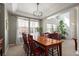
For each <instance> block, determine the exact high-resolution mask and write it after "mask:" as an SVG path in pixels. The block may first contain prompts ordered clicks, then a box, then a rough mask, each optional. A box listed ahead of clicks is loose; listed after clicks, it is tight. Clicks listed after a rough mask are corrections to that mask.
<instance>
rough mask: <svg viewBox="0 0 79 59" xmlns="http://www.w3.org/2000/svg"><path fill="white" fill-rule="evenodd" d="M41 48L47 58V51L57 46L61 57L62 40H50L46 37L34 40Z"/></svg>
mask: <svg viewBox="0 0 79 59" xmlns="http://www.w3.org/2000/svg"><path fill="white" fill-rule="evenodd" d="M34 42H35V43H37V44H38V45H39V46H40V47H41V48H43V49H44V50H45V56H48V50H49V49H50V48H52V47H55V46H58V48H59V56H62V42H63V41H62V40H56V39H51V38H48V37H44V36H40V37H38V38H37V39H36V40H34Z"/></svg>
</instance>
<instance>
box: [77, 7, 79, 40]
mask: <svg viewBox="0 0 79 59" xmlns="http://www.w3.org/2000/svg"><path fill="white" fill-rule="evenodd" d="M77 39H78V40H79V6H77Z"/></svg>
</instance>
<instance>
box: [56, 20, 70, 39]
mask: <svg viewBox="0 0 79 59" xmlns="http://www.w3.org/2000/svg"><path fill="white" fill-rule="evenodd" d="M57 31H58V32H60V34H61V39H65V38H66V35H68V33H67V29H66V24H65V23H64V21H63V20H60V22H59V25H58V27H57Z"/></svg>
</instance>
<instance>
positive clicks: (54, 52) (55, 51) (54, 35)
mask: <svg viewBox="0 0 79 59" xmlns="http://www.w3.org/2000/svg"><path fill="white" fill-rule="evenodd" d="M48 37H49V38H51V39H56V40H60V39H61V38H60V34H59V33H57V32H54V33H51V34H49V35H48ZM49 51H50V52H52V55H59V47H58V45H57V46H55V47H52V48H51V49H50V50H49Z"/></svg>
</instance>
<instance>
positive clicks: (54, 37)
mask: <svg viewBox="0 0 79 59" xmlns="http://www.w3.org/2000/svg"><path fill="white" fill-rule="evenodd" d="M48 37H49V38H52V39H57V40H60V39H61V37H60V34H59V33H56V32H54V33H51V34H49V35H48Z"/></svg>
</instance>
